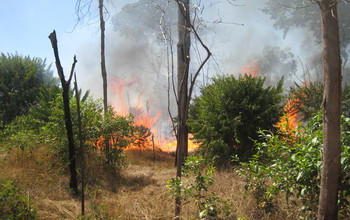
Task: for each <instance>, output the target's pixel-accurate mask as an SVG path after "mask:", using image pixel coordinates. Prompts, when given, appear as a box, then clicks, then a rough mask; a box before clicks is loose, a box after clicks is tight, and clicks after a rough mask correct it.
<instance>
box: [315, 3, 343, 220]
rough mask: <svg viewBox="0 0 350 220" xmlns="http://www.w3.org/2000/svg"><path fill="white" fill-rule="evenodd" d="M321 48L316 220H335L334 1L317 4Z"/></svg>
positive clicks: (337, 80) (337, 83) (337, 84)
mask: <svg viewBox="0 0 350 220" xmlns="http://www.w3.org/2000/svg"><path fill="white" fill-rule="evenodd" d="M317 3H318V5H319V8H320V12H321V27H322V44H323V77H324V95H323V121H324V134H323V167H322V175H321V191H320V201H319V209H318V219H337V216H338V208H337V203H338V189H339V180H340V172H341V164H340V155H341V148H340V115H341V106H340V103H341V102H340V98H341V58H340V43H339V26H338V13H337V3H338V2H337V1H334V0H320V1H317Z"/></svg>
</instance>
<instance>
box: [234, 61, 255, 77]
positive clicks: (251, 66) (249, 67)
mask: <svg viewBox="0 0 350 220" xmlns="http://www.w3.org/2000/svg"><path fill="white" fill-rule="evenodd" d="M259 72H260V67H259V66H258V65H257V63H256V61H255V60H252V61H250V62H249V63H248V64H245V65H244V66H243V68H242V69H241V71H240V72H239V73H240V74H247V75H248V76H251V77H254V78H255V77H257V76H258V75H259Z"/></svg>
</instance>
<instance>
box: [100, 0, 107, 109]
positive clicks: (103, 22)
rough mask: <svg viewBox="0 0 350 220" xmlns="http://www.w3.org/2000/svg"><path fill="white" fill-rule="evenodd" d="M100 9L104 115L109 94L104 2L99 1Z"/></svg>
mask: <svg viewBox="0 0 350 220" xmlns="http://www.w3.org/2000/svg"><path fill="white" fill-rule="evenodd" d="M98 8H99V14H100V30H101V73H102V81H103V109H104V113H106V111H107V106H108V99H107V98H108V94H107V70H106V58H105V21H104V18H103V8H104V5H103V0H99V1H98Z"/></svg>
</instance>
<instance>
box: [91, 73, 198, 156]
mask: <svg viewBox="0 0 350 220" xmlns="http://www.w3.org/2000/svg"><path fill="white" fill-rule="evenodd" d="M132 86H137V88H136V90H137V93H139V94H138V97H137V103H136V105H135V106H134V107H132V104H131V103H130V99H129V98H130V97H129V94H128V93H127V95H128V97H127V98H128V104H126V103H125V101H124V95H125V94H124V93H125V91H126V89H131V87H132ZM111 87H112V91H113V93H114V94H115V95H116V97H117V99H118V101H119V102H116V101H114V102H112V106H113V107H114V109H116V110H117V113H118V115H122V116H126V115H128V114H130V113H131V114H132V115H133V116H134V133H133V137H132V138H131V141H132V144H129V145H128V146H127V148H126V149H155V150H160V151H166V152H171V151H175V150H176V146H177V142H176V140H175V138H174V137H161V136H160V135H158V134H159V132H158V129H157V126H156V124H157V122H159V119H160V118H161V115H162V113H163V112H162V111H161V110H156V109H152V108H151V107H149V106H148V102H147V104H146V107H144V106H143V104H142V103H143V102H142V101H143V100H142V94H143V93H142V90H141V89H140V88H142V87H141V83H140V82H139V80H138V79H137V77H135V76H131V77H130V78H129V79H121V78H118V77H116V76H112V77H111ZM190 138H192V136H190ZM104 140H105V139H104V138H103V137H101V138H100V139H99V140H98V142H97V146H103V143H104ZM198 147H199V145H198V144H196V143H194V142H193V141H192V140H189V141H188V149H189V151H193V150H195V149H197V148H198ZM99 148H100V147H99Z"/></svg>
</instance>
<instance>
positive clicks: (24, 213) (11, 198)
mask: <svg viewBox="0 0 350 220" xmlns="http://www.w3.org/2000/svg"><path fill="white" fill-rule="evenodd" d="M36 214H37V213H36V208H35V207H34V206H33V204H32V201H31V199H30V198H29V196H28V195H26V194H23V193H22V192H21V190H19V189H18V188H17V187H15V186H14V185H13V183H12V181H10V180H2V181H0V219H9V220H12V219H13V220H15V219H29V220H30V219H35V218H36Z"/></svg>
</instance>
